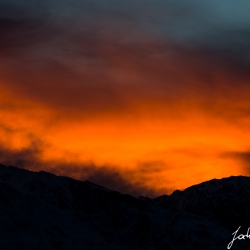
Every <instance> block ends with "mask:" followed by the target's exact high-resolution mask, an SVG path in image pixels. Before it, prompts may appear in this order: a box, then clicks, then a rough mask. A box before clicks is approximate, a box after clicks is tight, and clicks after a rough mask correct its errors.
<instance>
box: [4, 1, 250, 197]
mask: <svg viewBox="0 0 250 250" xmlns="http://www.w3.org/2000/svg"><path fill="white" fill-rule="evenodd" d="M248 5H249V3H248V2H247V1H243V0H241V1H239V2H237V3H236V2H235V1H224V0H223V1H220V3H219V4H218V2H216V1H209V2H208V1H197V0H191V1H188V2H187V1H184V0H178V1H172V0H168V1H161V0H157V1H151V0H147V1H141V0H136V1H126V2H122V3H120V2H119V4H118V2H117V1H114V0H108V1H105V4H104V2H103V1H99V0H95V1H78V0H73V1H69V0H63V1H56V0H53V1H38V0H36V1H24V0H23V1H15V0H11V1H6V0H0V36H1V41H0V135H1V137H0V138H1V139H0V143H1V145H2V146H1V149H0V161H1V162H2V163H3V164H8V165H17V166H19V167H23V168H29V169H32V170H41V169H43V170H49V171H51V172H53V173H58V174H63V175H69V176H72V177H74V178H78V179H89V180H92V181H94V182H97V183H98V184H100V185H104V186H108V187H110V188H113V189H117V190H119V191H122V192H128V193H131V194H134V195H140V194H144V195H149V196H154V195H157V194H160V193H163V192H170V191H171V190H173V189H175V188H179V189H181V188H185V187H186V186H188V185H192V184H195V183H197V182H201V181H205V180H207V179H211V178H215V177H217V178H221V177H224V176H228V175H238V174H248V170H246V167H245V163H243V162H242V161H241V162H239V161H238V158H237V157H222V155H224V154H227V152H248V151H249V137H250V136H249V132H248V130H249V125H250V124H249V115H250V101H249V100H250V96H249V93H250V91H249V90H250V86H249V79H250V76H249V46H248V44H249V34H248V33H249V32H248V30H249V25H250V18H249V15H248V13H247V11H246V10H247V9H248Z"/></svg>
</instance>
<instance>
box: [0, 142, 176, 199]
mask: <svg viewBox="0 0 250 250" xmlns="http://www.w3.org/2000/svg"><path fill="white" fill-rule="evenodd" d="M46 146H47V145H46ZM44 147H45V144H44V143H43V142H41V141H39V140H34V141H33V142H31V145H30V146H29V147H27V148H24V149H20V150H12V149H8V148H4V147H1V148H0V163H1V164H3V165H6V166H16V167H19V168H24V169H28V170H32V171H41V170H43V171H48V172H50V173H54V174H56V175H60V176H69V177H72V178H75V179H78V180H82V181H84V180H89V181H91V182H93V183H96V184H98V185H101V186H104V187H106V188H109V189H111V190H116V191H119V192H121V193H127V194H130V195H133V196H135V197H138V196H141V195H143V196H148V197H156V196H158V195H161V194H163V193H169V192H171V191H173V190H168V189H167V188H165V189H164V188H162V189H160V190H159V189H157V188H153V187H148V186H147V185H146V182H147V181H148V179H150V174H151V173H152V172H154V171H155V170H156V171H160V169H159V166H158V167H157V165H159V162H145V163H140V164H139V165H138V167H137V168H135V169H134V170H124V171H123V170H121V169H120V167H119V166H112V165H105V166H99V165H96V164H94V163H92V162H88V163H75V162H66V161H65V162H61V161H58V162H56V161H43V160H41V154H42V153H43V151H44ZM160 164H163V163H160ZM157 168H158V170H157ZM138 176H140V178H139V180H138V178H135V177H138Z"/></svg>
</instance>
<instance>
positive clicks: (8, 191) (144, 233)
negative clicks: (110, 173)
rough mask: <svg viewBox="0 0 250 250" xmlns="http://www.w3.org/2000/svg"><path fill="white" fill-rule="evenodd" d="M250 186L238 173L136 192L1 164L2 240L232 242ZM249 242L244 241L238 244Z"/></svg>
mask: <svg viewBox="0 0 250 250" xmlns="http://www.w3.org/2000/svg"><path fill="white" fill-rule="evenodd" d="M249 193H250V178H249V177H243V176H239V177H230V178H225V179H222V180H211V181H208V182H205V183H201V184H198V185H195V186H192V187H189V188H187V189H186V190H184V191H178V192H174V193H173V194H172V195H169V196H167V195H163V196H160V197H157V198H155V199H149V198H147V199H143V198H138V199H137V198H135V197H132V196H130V195H124V194H120V193H119V192H116V191H112V190H109V189H106V188H104V187H101V186H99V185H96V184H94V183H91V182H89V181H77V180H74V179H71V178H68V177H60V176H56V175H53V174H50V173H47V172H43V171H42V172H31V171H27V170H23V169H19V168H16V167H6V166H3V165H0V233H1V236H2V237H1V241H0V248H1V249H70V250H71V249H72V250H73V249H74V250H77V249H81V250H82V249H97V250H98V249H100V250H101V249H111V250H112V249H114V250H119V249H151V250H154V249H156V250H160V249H164V250H165V249H166V250H169V249H174V250H175V249H184V250H185V249H190V250H191V249H226V248H227V245H228V243H229V242H230V241H231V240H232V233H233V232H234V231H236V229H237V228H238V227H239V226H242V230H244V227H249V226H250V221H249V215H250V213H249V207H250V206H249V205H250V195H249ZM248 222H249V225H248ZM249 242H250V240H249ZM248 245H249V244H248V241H247V240H245V241H237V242H235V243H234V245H233V247H232V249H248V248H247V246H248Z"/></svg>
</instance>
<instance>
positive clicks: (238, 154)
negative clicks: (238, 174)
mask: <svg viewBox="0 0 250 250" xmlns="http://www.w3.org/2000/svg"><path fill="white" fill-rule="evenodd" d="M221 157H223V158H229V159H234V160H236V161H237V162H239V163H240V165H239V166H240V167H242V169H243V173H244V174H245V175H250V151H229V152H224V153H222V154H221Z"/></svg>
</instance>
